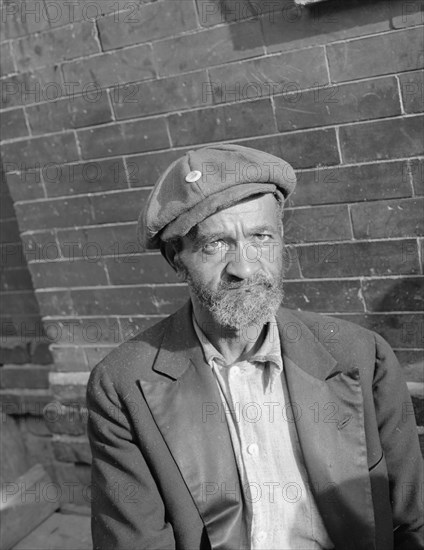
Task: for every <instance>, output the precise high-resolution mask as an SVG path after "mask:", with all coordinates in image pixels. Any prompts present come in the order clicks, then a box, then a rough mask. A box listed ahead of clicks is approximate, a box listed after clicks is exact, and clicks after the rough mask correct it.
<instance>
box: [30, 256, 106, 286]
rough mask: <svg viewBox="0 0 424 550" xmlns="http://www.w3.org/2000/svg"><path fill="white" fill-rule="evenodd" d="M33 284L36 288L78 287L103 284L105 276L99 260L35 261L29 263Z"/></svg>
mask: <svg viewBox="0 0 424 550" xmlns="http://www.w3.org/2000/svg"><path fill="white" fill-rule="evenodd" d="M29 270H30V272H31V275H32V278H33V281H34V285H35V286H36V287H37V288H49V287H57V286H58V284H59V286H64V287H78V286H90V285H105V284H107V282H108V281H107V277H106V273H105V269H104V265H103V263H102V262H100V261H96V262H93V261H88V260H87V259H80V260H73V261H67V260H65V261H58V262H35V263H30V264H29Z"/></svg>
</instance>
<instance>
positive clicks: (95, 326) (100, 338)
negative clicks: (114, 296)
mask: <svg viewBox="0 0 424 550" xmlns="http://www.w3.org/2000/svg"><path fill="white" fill-rule="evenodd" d="M44 324H45V330H46V332H47V334H48V335H49V340H50V341H51V342H52V343H53V344H55V345H59V344H63V345H69V344H71V345H74V346H84V345H85V346H86V345H94V344H105V343H106V344H118V343H119V342H120V341H121V340H122V336H121V331H120V326H119V322H118V319H117V317H113V318H111V317H107V318H103V317H97V318H93V317H90V318H89V319H80V318H79V319H75V318H69V319H67V318H65V319H49V320H47V321H45V323H44Z"/></svg>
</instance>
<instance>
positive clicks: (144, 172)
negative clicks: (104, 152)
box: [126, 149, 184, 187]
mask: <svg viewBox="0 0 424 550" xmlns="http://www.w3.org/2000/svg"><path fill="white" fill-rule="evenodd" d="M183 155H184V151H182V150H181V149H179V150H178V151H164V152H161V153H147V154H143V155H137V156H133V157H127V159H126V165H127V169H128V179H129V182H130V186H131V187H145V186H146V187H147V186H153V185H154V184H155V182H156V180H157V179H158V178H159V177H160V176H161V175H162V174H163V172H164V171H165V170H166V169H167V168H168V166H169V165H170V164H171V162H174V160H176V159H177V158H180V157H181V156H183Z"/></svg>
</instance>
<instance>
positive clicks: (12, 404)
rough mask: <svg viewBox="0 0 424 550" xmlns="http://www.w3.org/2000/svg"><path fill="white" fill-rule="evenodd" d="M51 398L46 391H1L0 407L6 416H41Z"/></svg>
mask: <svg viewBox="0 0 424 550" xmlns="http://www.w3.org/2000/svg"><path fill="white" fill-rule="evenodd" d="M51 398H52V395H51V393H50V392H49V391H47V390H33V389H18V390H12V389H9V390H3V391H2V392H1V394H0V407H1V408H2V410H3V411H4V412H5V413H6V414H11V415H15V414H16V415H23V414H30V415H32V416H41V415H42V414H43V408H44V407H45V406H46V405H47V403H49V402H50V401H51Z"/></svg>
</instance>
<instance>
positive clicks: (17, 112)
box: [1, 109, 28, 140]
mask: <svg viewBox="0 0 424 550" xmlns="http://www.w3.org/2000/svg"><path fill="white" fill-rule="evenodd" d="M27 135H28V129H27V126H26V122H25V115H24V110H23V109H13V110H12V111H4V112H3V113H2V115H1V139H2V140H7V139H15V138H19V137H23V136H27Z"/></svg>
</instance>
